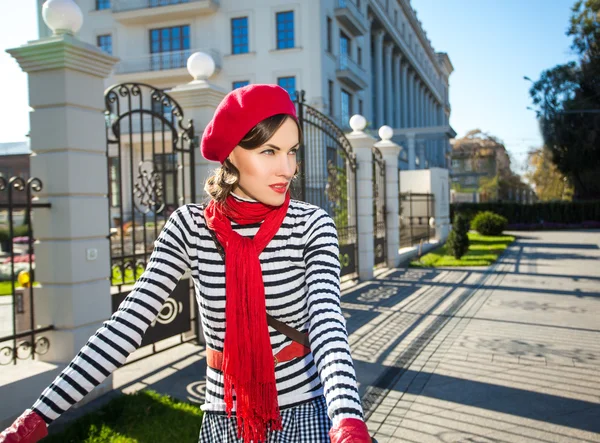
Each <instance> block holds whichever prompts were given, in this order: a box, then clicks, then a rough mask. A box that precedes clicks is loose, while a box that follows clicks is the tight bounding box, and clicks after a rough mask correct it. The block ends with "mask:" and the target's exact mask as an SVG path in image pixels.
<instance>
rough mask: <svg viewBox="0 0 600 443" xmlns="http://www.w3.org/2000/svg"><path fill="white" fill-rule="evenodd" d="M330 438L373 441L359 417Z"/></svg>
mask: <svg viewBox="0 0 600 443" xmlns="http://www.w3.org/2000/svg"><path fill="white" fill-rule="evenodd" d="M329 438H330V439H331V443H371V437H370V436H369V430H368V429H367V425H366V424H365V422H364V421H362V420H360V419H358V418H343V419H341V420H340V422H339V423H338V424H337V426H334V427H333V428H331V429H330V430H329ZM0 443H1V442H0Z"/></svg>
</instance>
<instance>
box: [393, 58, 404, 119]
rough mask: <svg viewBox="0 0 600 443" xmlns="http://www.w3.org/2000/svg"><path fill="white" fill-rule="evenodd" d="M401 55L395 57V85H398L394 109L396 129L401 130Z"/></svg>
mask: <svg viewBox="0 0 600 443" xmlns="http://www.w3.org/2000/svg"><path fill="white" fill-rule="evenodd" d="M400 58H401V57H400V54H396V55H394V84H395V85H396V86H395V88H394V92H395V97H394V109H395V110H396V112H395V115H394V127H395V128H401V127H402V97H403V96H402V90H401V83H402V82H401V78H400V73H401V63H402V62H401V61H400Z"/></svg>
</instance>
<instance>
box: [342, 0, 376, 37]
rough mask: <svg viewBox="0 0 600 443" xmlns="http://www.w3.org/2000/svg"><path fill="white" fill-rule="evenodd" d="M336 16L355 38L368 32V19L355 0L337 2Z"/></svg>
mask: <svg viewBox="0 0 600 443" xmlns="http://www.w3.org/2000/svg"><path fill="white" fill-rule="evenodd" d="M335 16H336V17H337V19H338V21H339V22H340V23H341V24H342V25H344V26H345V27H346V28H347V29H348V31H349V32H350V33H351V34H352V36H353V37H357V36H359V35H365V34H366V33H367V32H368V29H369V28H368V25H367V18H366V17H365V16H364V15H363V14H362V13H361V12H360V10H359V9H358V8H357V7H356V5H355V4H354V2H353V0H337V7H336V8H335Z"/></svg>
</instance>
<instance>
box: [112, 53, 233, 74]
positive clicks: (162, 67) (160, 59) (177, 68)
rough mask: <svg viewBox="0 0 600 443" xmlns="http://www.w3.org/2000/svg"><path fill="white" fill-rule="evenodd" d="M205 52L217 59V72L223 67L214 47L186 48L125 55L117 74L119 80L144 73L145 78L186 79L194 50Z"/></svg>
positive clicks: (116, 69) (116, 71)
mask: <svg viewBox="0 0 600 443" xmlns="http://www.w3.org/2000/svg"><path fill="white" fill-rule="evenodd" d="M198 51H201V52H205V53H207V54H209V55H210V56H211V57H212V58H213V60H214V61H215V72H218V71H220V70H221V68H222V61H221V54H220V53H219V52H218V51H216V50H214V49H184V50H182V51H171V52H157V53H155V54H146V55H142V56H139V57H123V58H121V61H120V62H119V63H118V64H117V66H116V68H115V75H117V76H119V80H121V81H127V80H128V77H129V76H131V77H132V79H135V80H136V81H139V80H140V78H141V77H140V75H141V74H144V75H143V79H144V80H149V79H153V80H158V79H173V80H175V79H177V78H179V77H181V78H183V79H186V78H189V77H190V75H189V73H188V71H187V60H188V58H189V57H190V55H192V54H193V53H194V52H198Z"/></svg>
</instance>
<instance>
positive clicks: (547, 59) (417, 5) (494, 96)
mask: <svg viewBox="0 0 600 443" xmlns="http://www.w3.org/2000/svg"><path fill="white" fill-rule="evenodd" d="M574 3H575V0H412V1H411V4H412V6H413V8H414V9H415V10H416V11H417V17H418V18H419V20H421V22H422V25H423V27H424V29H425V31H426V32H427V36H428V38H429V40H431V43H432V46H433V48H434V49H435V51H437V52H446V53H448V55H449V56H450V60H451V61H452V64H453V65H454V72H453V73H452V75H451V76H450V105H451V106H452V114H451V117H450V124H451V125H452V127H453V128H454V130H455V131H456V132H457V133H458V137H461V136H463V135H464V134H465V133H466V132H468V131H469V130H471V129H475V128H479V129H481V130H482V131H484V132H489V133H490V134H493V135H495V136H497V137H499V138H500V139H502V140H503V141H504V142H505V145H506V147H507V149H508V150H509V152H510V153H511V155H512V157H513V159H514V162H515V163H516V164H514V167H513V170H514V171H515V172H517V173H521V172H522V170H521V169H520V168H521V167H522V166H523V165H524V162H525V160H526V153H527V151H528V150H529V148H530V147H539V146H541V144H542V138H541V136H540V133H539V129H538V124H537V120H536V119H535V114H534V112H533V111H530V110H528V109H527V106H531V100H530V97H529V93H528V90H529V87H530V83H529V82H527V81H525V80H523V76H525V75H526V76H529V77H530V78H531V79H533V80H537V79H538V78H539V76H540V74H541V72H542V71H543V70H545V69H548V68H551V67H553V66H555V65H557V64H560V63H564V62H566V61H568V60H572V59H575V56H574V54H573V53H572V51H571V49H570V45H571V39H570V38H568V37H567V36H566V35H565V32H566V29H567V27H568V24H569V18H570V16H571V12H570V9H571V6H572V5H573V4H574Z"/></svg>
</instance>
